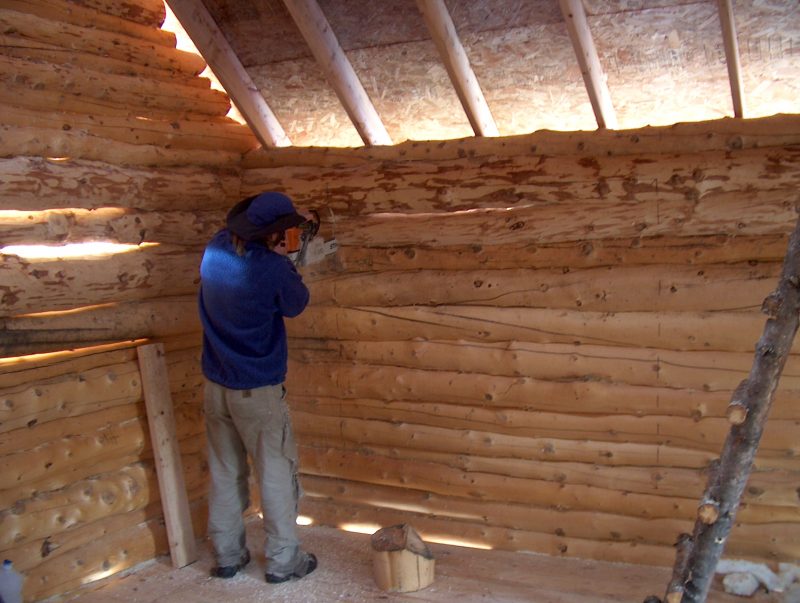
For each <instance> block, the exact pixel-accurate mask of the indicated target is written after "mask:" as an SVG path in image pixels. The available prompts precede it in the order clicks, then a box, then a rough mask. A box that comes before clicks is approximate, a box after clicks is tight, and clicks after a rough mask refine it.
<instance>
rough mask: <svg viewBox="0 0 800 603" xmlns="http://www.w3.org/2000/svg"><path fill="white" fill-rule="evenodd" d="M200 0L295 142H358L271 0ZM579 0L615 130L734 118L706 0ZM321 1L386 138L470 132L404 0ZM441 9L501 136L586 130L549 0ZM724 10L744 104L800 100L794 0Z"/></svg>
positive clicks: (742, 3)
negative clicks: (731, 19)
mask: <svg viewBox="0 0 800 603" xmlns="http://www.w3.org/2000/svg"><path fill="white" fill-rule="evenodd" d="M208 4H209V7H210V10H211V12H212V14H214V15H215V17H216V18H217V20H218V22H219V23H220V26H221V27H222V29H223V31H225V32H226V33H227V34H228V37H229V38H230V40H231V43H232V45H233V47H234V48H235V49H236V51H237V52H238V53H239V56H240V57H241V58H242V61H243V63H244V65H245V67H246V68H247V69H248V70H249V72H250V73H251V76H252V77H253V79H254V80H255V81H256V82H257V84H258V86H259V89H260V90H261V91H262V93H263V94H264V96H265V98H266V99H267V102H268V103H269V104H270V106H271V107H272V108H273V110H274V111H275V113H276V115H278V117H279V119H280V120H281V122H282V123H283V124H284V126H285V127H286V130H287V133H288V134H289V136H290V138H291V139H292V141H293V143H294V144H296V145H301V146H307V145H318V146H327V145H332V146H361V144H362V143H361V141H360V139H359V138H358V136H357V134H356V132H355V130H354V128H353V127H352V125H351V124H350V123H349V120H348V118H347V116H346V114H345V113H344V111H343V110H342V108H341V106H340V105H339V102H338V99H337V98H336V95H335V94H334V93H333V91H332V89H331V88H330V86H329V85H328V84H327V82H326V81H325V80H324V78H323V77H322V73H321V71H320V70H319V68H318V67H317V66H316V64H315V62H314V60H313V58H312V57H311V56H310V53H309V51H308V49H307V47H306V45H305V43H304V42H303V40H302V38H301V36H300V35H299V32H298V30H297V28H296V26H295V25H294V23H293V22H292V20H291V18H290V16H289V15H288V13H287V12H286V10H285V8H284V7H283V5H282V3H281V2H279V1H278V0H270V1H269V2H264V3H260V4H259V5H258V6H250V5H249V3H245V2H240V1H233V0H226V1H223V0H208ZM585 5H586V8H587V17H588V21H589V26H590V28H591V32H592V36H593V38H594V41H595V45H596V46H597V50H598V54H599V58H600V62H601V64H602V66H603V69H604V71H605V74H606V76H607V78H608V84H609V88H610V92H611V98H612V101H613V102H614V106H615V110H616V113H617V117H618V121H619V125H620V127H621V128H637V127H642V126H646V125H664V124H671V123H675V122H682V121H699V120H707V119H716V118H719V117H723V116H726V115H732V105H731V100H730V89H729V84H728V75H727V69H726V66H725V57H724V50H723V43H722V34H721V26H720V22H719V18H718V15H717V12H716V5H715V3H714V2H693V1H692V2H690V1H687V0H658V1H656V2H644V1H638V0H614V1H610V2H605V1H602V0H591V1H588V2H586V3H585ZM320 6H321V8H322V10H323V11H324V13H325V15H326V17H327V19H328V21H329V22H330V24H331V28H332V29H333V31H334V33H335V34H336V36H337V38H338V39H339V42H340V43H341V45H342V47H343V48H344V50H345V52H346V53H347V56H348V59H349V60H350V62H351V63H352V64H353V67H354V69H355V71H356V73H357V75H358V76H359V79H360V80H361V82H362V84H363V85H364V88H365V89H366V91H367V93H368V94H369V96H370V99H371V100H372V102H373V104H374V105H375V107H376V109H377V110H378V113H379V115H380V116H381V119H382V120H383V122H384V124H385V125H386V127H387V130H388V131H389V134H390V135H391V137H392V139H393V140H394V141H395V142H402V141H404V140H437V139H447V138H457V137H461V136H471V135H472V131H471V128H470V127H469V124H468V122H467V119H466V117H465V115H464V112H463V109H462V108H461V106H460V104H459V102H458V100H457V98H456V96H455V93H454V92H453V87H452V85H451V83H450V81H449V79H448V77H447V74H446V72H445V70H444V67H443V65H442V63H441V60H440V59H439V57H438V54H437V52H436V49H435V48H434V45H433V42H432V40H431V39H430V34H429V33H428V30H427V28H426V27H425V24H424V22H423V20H422V18H421V16H420V14H419V11H418V9H417V7H416V4H415V2H414V1H413V0H390V1H386V2H359V1H357V0H347V1H345V2H341V1H335V0H322V1H321V2H320ZM447 8H448V10H449V11H450V13H451V15H452V17H453V21H454V23H455V26H456V29H457V31H458V33H459V35H460V37H461V40H462V42H463V44H464V47H465V50H466V52H467V55H468V57H469V59H470V62H471V65H472V68H473V70H474V72H475V74H476V77H477V79H478V82H479V83H480V85H481V87H482V89H483V92H484V95H485V97H486V100H487V102H488V104H489V107H490V109H491V111H492V114H493V116H494V118H495V121H496V122H497V124H498V127H499V130H500V133H501V135H514V134H521V133H527V132H533V131H536V130H541V129H551V130H563V131H571V130H593V129H595V128H596V127H597V124H596V120H595V118H594V115H593V112H592V109H591V106H590V104H589V100H588V96H587V93H586V89H585V87H584V84H583V80H582V78H581V74H580V70H579V68H578V64H577V61H576V58H575V53H574V50H573V47H572V44H571V43H570V40H569V37H568V35H567V31H566V26H565V24H564V20H563V16H562V15H561V12H560V10H559V7H558V3H557V2H555V1H554V0H532V1H527V2H526V1H522V0H502V1H499V2H494V1H491V2H490V1H488V0H483V1H471V0H469V1H468V0H449V1H448V2H447ZM734 14H735V18H736V26H737V32H738V40H739V47H740V53H741V55H742V69H743V78H744V89H745V101H746V106H747V115H748V116H751V117H755V116H763V115H772V114H774V113H778V112H787V113H790V112H798V111H800V100H798V99H800V93H798V85H797V82H798V81H800V66H799V65H800V63H799V62H798V60H797V57H798V52H799V50H798V49H800V12H799V11H798V10H797V6H796V3H792V2H750V1H749V0H738V1H736V2H734ZM265 40H269V41H270V42H265ZM272 40H280V44H274V43H272V42H271V41H272Z"/></svg>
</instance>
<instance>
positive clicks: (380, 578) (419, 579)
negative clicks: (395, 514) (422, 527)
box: [372, 524, 434, 593]
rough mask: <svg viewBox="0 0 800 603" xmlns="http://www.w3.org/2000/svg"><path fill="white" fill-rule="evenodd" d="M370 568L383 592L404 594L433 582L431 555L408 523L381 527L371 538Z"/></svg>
mask: <svg viewBox="0 0 800 603" xmlns="http://www.w3.org/2000/svg"><path fill="white" fill-rule="evenodd" d="M372 551H373V557H372V569H373V573H374V576H375V583H376V584H377V585H378V586H379V587H380V588H381V589H383V590H385V591H390V592H401V593H407V592H411V591H415V590H420V589H422V588H425V587H426V586H428V585H430V584H431V582H433V564H434V560H433V553H431V551H430V549H429V548H428V545H426V544H425V542H423V540H422V538H420V536H419V534H417V532H416V530H415V529H414V528H412V527H411V526H410V525H408V524H401V525H397V526H391V527H388V528H381V529H380V530H378V531H377V532H375V533H374V534H373V535H372Z"/></svg>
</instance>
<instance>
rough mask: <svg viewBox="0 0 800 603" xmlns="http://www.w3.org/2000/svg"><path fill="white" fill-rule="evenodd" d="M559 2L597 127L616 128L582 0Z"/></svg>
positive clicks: (612, 108)
mask: <svg viewBox="0 0 800 603" xmlns="http://www.w3.org/2000/svg"><path fill="white" fill-rule="evenodd" d="M559 4H560V5H561V12H562V13H563V15H564V20H565V21H566V23H567V31H568V32H569V37H570V39H571V40H572V46H573V48H574V49H575V55H576V56H577V57H578V63H579V64H580V67H581V73H582V74H583V81H584V84H585V85H586V92H587V93H588V94H589V101H590V102H591V103H592V109H593V110H594V115H595V118H596V119H597V127H599V128H609V129H612V130H613V129H616V128H617V115H616V112H615V111H614V105H613V103H612V102H611V93H610V92H609V91H608V85H607V84H606V81H605V77H604V74H603V67H602V65H600V58H599V57H598V56H597V49H596V48H595V45H594V40H593V39H592V32H591V30H590V29H589V22H588V20H587V19H586V11H585V10H584V8H583V2H582V0H559Z"/></svg>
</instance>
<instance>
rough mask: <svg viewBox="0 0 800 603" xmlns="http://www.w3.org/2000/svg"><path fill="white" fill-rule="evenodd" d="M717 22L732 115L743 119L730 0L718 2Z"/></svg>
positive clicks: (734, 30) (736, 45)
mask: <svg viewBox="0 0 800 603" xmlns="http://www.w3.org/2000/svg"><path fill="white" fill-rule="evenodd" d="M719 20H720V23H721V25H722V40H723V42H724V43H725V62H726V63H727V65H728V79H729V80H730V84H731V100H732V101H733V115H734V116H735V117H744V111H745V108H744V87H743V85H742V71H741V64H740V61H739V42H738V40H737V38H736V22H735V20H734V18H733V6H732V3H731V0H719Z"/></svg>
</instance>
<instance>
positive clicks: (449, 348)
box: [289, 338, 800, 418]
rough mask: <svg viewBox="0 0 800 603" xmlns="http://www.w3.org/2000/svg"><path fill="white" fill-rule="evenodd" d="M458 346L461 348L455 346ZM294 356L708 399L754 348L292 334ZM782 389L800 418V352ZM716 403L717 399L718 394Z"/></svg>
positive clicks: (740, 371) (740, 370)
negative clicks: (684, 392) (652, 389)
mask: <svg viewBox="0 0 800 603" xmlns="http://www.w3.org/2000/svg"><path fill="white" fill-rule="evenodd" d="M456 352H457V353H456ZM289 354H290V358H291V359H292V360H294V361H297V362H303V363H312V364H315V365H316V364H318V363H321V362H331V363H336V362H349V363H355V364H356V365H373V368H377V367H379V366H389V367H401V368H412V369H425V370H428V371H460V372H462V373H477V374H487V375H498V376H505V377H520V376H526V377H529V378H532V379H550V380H554V381H569V380H593V381H598V382H611V383H617V384H622V383H627V384H629V385H648V386H669V387H671V388H676V389H694V390H703V391H704V392H707V393H709V394H710V395H709V399H713V400H714V401H716V400H718V399H719V395H717V394H715V392H722V395H723V396H724V397H725V401H727V400H729V395H730V392H731V391H732V390H733V389H734V388H735V387H736V386H737V385H738V384H739V382H740V381H741V380H742V379H743V378H744V377H745V376H746V375H747V371H748V370H749V367H750V364H751V360H752V354H751V353H749V352H713V351H712V352H706V351H695V352H686V351H681V352H675V351H671V350H664V349H657V348H655V349H654V348H640V347H630V348H628V347H620V346H597V345H577V344H569V343H564V344H557V343H548V344H540V343H529V342H523V341H502V342H495V343H485V342H475V341H435V340H426V341H330V342H329V341H325V342H320V340H317V339H297V338H295V339H293V340H292V342H291V343H290V345H289ZM782 379H783V380H782V382H781V388H780V390H778V392H777V396H778V399H779V400H782V401H784V402H785V403H784V404H781V405H780V406H778V407H776V408H775V409H774V411H777V412H778V413H780V414H779V415H775V416H780V417H783V418H794V417H797V418H800V404H797V406H798V410H797V411H793V409H792V408H791V407H790V406H789V405H795V402H794V401H795V400H796V399H797V396H798V395H800V356H797V355H792V356H790V357H789V359H788V361H787V366H786V368H785V369H784V373H783V378H782ZM715 403H716V402H715Z"/></svg>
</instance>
